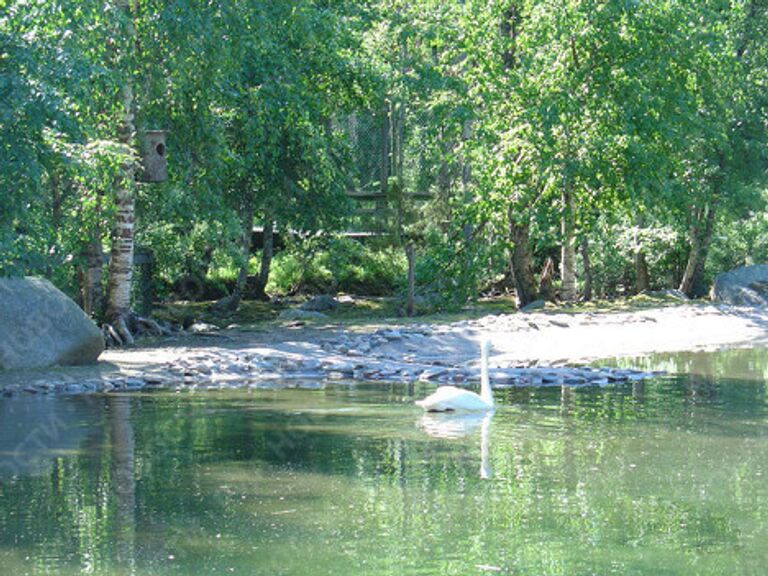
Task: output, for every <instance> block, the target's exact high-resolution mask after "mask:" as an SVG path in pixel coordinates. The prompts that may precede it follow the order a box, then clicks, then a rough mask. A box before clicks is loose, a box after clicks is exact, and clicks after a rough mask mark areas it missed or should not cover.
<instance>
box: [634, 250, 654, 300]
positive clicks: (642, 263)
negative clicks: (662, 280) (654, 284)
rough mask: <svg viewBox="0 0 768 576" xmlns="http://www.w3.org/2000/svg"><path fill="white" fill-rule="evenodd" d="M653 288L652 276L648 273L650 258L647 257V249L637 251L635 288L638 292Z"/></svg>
mask: <svg viewBox="0 0 768 576" xmlns="http://www.w3.org/2000/svg"><path fill="white" fill-rule="evenodd" d="M650 289H651V277H650V274H649V273H648V260H647V259H646V258H645V250H638V251H637V252H635V290H636V291H637V293H638V294H642V293H643V292H648V291H649V290H650Z"/></svg>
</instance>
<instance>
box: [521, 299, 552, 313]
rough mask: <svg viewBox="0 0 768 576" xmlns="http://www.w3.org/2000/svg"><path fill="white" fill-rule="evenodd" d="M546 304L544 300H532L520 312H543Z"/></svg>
mask: <svg viewBox="0 0 768 576" xmlns="http://www.w3.org/2000/svg"><path fill="white" fill-rule="evenodd" d="M546 306H547V303H546V302H545V301H544V300H534V301H533V302H531V303H530V304H528V305H526V306H523V307H522V308H520V312H533V311H535V310H543V309H544V308H546Z"/></svg>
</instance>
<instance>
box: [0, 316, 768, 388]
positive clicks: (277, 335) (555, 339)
mask: <svg viewBox="0 0 768 576" xmlns="http://www.w3.org/2000/svg"><path fill="white" fill-rule="evenodd" d="M486 338H488V339H490V340H491V341H492V343H493V352H492V355H491V366H492V367H498V368H512V367H517V368H523V367H531V366H558V365H564V364H578V363H584V362H589V361H595V360H599V359H601V358H612V357H617V356H640V355H643V354H649V353H653V352H677V351H695V350H714V349H718V348H725V347H758V346H764V345H766V344H768V311H766V310H762V309H751V308H731V307H727V306H719V305H711V304H688V305H684V306H674V307H665V308H653V309H645V310H642V311H634V312H604V313H579V314H567V313H547V312H540V313H530V314H523V313H515V314H504V315H493V316H486V317H483V318H480V319H476V320H464V321H459V322H453V323H431V324H425V323H415V324H413V323H408V324H402V325H394V324H390V325H387V326H386V327H381V326H379V327H347V328H341V327H339V326H334V325H329V326H314V327H301V328H288V327H281V326H271V327H269V328H268V329H264V330H258V331H250V332H240V331H224V332H221V333H216V334H208V335H197V336H185V337H183V338H176V339H168V340H165V341H162V342H160V343H159V344H155V345H152V346H147V345H145V346H140V347H137V348H134V349H117V350H109V351H107V352H106V353H105V354H104V355H103V356H102V359H101V360H102V361H101V363H100V365H98V366H95V367H82V368H72V369H59V370H56V371H45V372H24V373H21V372H14V373H3V374H0V385H1V386H5V387H6V388H7V387H9V386H22V387H23V386H27V387H29V386H30V385H31V384H37V385H41V386H43V389H44V384H41V383H45V382H47V381H57V382H80V381H92V382H98V381H105V380H106V381H112V382H117V384H116V385H118V387H119V386H123V385H125V386H128V387H129V388H130V382H133V383H134V384H135V385H136V386H138V384H137V383H136V381H135V380H131V379H132V378H145V379H148V380H149V382H150V383H156V384H158V385H163V384H172V383H173V384H184V385H198V384H201V383H209V382H214V383H217V382H218V383H221V382H235V381H242V382H264V381H277V380H279V379H280V378H281V377H282V376H284V375H286V374H289V375H290V376H291V377H297V378H298V377H303V376H306V377H307V378H318V377H323V376H329V375H330V376H331V377H339V378H342V377H344V378H347V377H350V378H372V379H380V380H400V381H403V380H408V379H419V378H420V379H422V380H430V381H433V380H434V381H436V382H437V383H440V382H445V381H450V382H461V381H465V380H471V379H473V378H474V377H475V375H476V370H477V356H478V352H477V351H478V346H479V342H480V341H482V340H483V339H486ZM435 367H439V370H442V371H443V372H442V375H440V376H434V374H435V372H436V370H435ZM429 376H434V378H431V377H429ZM126 381H127V382H128V383H129V384H125V382H126ZM76 387H77V385H74V386H73V389H76Z"/></svg>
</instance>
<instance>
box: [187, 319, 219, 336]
mask: <svg viewBox="0 0 768 576" xmlns="http://www.w3.org/2000/svg"><path fill="white" fill-rule="evenodd" d="M189 331H190V332H192V334H205V333H207V332H218V331H219V327H218V326H214V325H213V324H206V323H205V322H195V323H194V324H192V326H190V327H189Z"/></svg>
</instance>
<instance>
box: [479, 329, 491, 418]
mask: <svg viewBox="0 0 768 576" xmlns="http://www.w3.org/2000/svg"><path fill="white" fill-rule="evenodd" d="M490 347H491V346H490V343H489V342H483V345H482V347H481V349H480V398H482V399H483V401H484V402H486V403H487V404H489V405H491V406H493V392H492V391H491V381H490V378H489V377H488V348H490Z"/></svg>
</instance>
